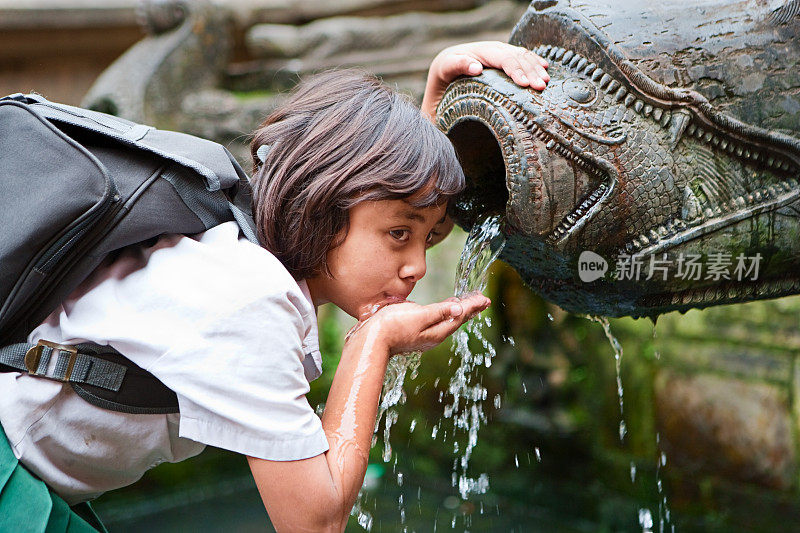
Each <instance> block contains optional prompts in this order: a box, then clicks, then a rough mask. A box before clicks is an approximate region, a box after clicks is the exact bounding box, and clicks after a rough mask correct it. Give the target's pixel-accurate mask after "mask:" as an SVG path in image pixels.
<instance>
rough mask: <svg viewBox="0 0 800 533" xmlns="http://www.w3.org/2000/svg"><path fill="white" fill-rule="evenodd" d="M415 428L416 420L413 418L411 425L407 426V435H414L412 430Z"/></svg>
mask: <svg viewBox="0 0 800 533" xmlns="http://www.w3.org/2000/svg"><path fill="white" fill-rule="evenodd" d="M416 427H417V419H416V418H415V419H414V420H412V421H411V425H410V426H408V432H409V433H414V429H415V428H416Z"/></svg>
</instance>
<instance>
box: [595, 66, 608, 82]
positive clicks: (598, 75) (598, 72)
mask: <svg viewBox="0 0 800 533" xmlns="http://www.w3.org/2000/svg"><path fill="white" fill-rule="evenodd" d="M604 74H605V73H604V72H603V69H601V68H600V67H598V68H596V69H594V72H592V81H600V78H602V77H603V75H604Z"/></svg>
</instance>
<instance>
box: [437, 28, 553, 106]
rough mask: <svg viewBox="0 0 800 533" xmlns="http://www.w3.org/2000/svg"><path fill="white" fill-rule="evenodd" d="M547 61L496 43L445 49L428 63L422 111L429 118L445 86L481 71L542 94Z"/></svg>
mask: <svg viewBox="0 0 800 533" xmlns="http://www.w3.org/2000/svg"><path fill="white" fill-rule="evenodd" d="M547 66H548V64H547V61H546V60H545V59H543V58H542V57H540V56H538V55H536V54H534V53H533V52H531V51H530V50H528V49H527V48H523V47H521V46H513V45H510V44H507V43H501V42H499V41H478V42H474V43H465V44H459V45H455V46H451V47H449V48H445V49H444V50H442V51H441V52H439V55H437V56H436V57H435V58H434V60H433V62H431V66H430V69H429V70H428V82H427V85H426V86H425V97H424V98H423V100H422V111H423V113H426V114H427V115H428V116H429V117H433V116H434V115H435V114H436V106H438V105H439V102H440V101H441V99H442V95H443V94H444V91H445V89H447V86H448V85H449V84H450V83H452V82H453V80H455V79H456V78H458V77H459V76H477V75H478V74H480V73H481V72H483V68H484V67H489V68H496V69H502V70H503V72H505V73H506V74H507V75H508V76H509V77H510V78H511V79H512V80H514V83H516V84H517V85H519V86H520V87H531V88H533V89H537V90H539V91H541V90H544V88H545V86H546V85H547V82H548V81H550V76H549V75H548V74H547V70H545V69H547Z"/></svg>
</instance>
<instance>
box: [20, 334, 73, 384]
mask: <svg viewBox="0 0 800 533" xmlns="http://www.w3.org/2000/svg"><path fill="white" fill-rule="evenodd" d="M45 348H50V351H49V352H47V353H46V354H45V352H44V349H45ZM53 353H57V354H58V357H59V361H57V363H56V365H55V368H56V373H55V374H52V375H51V374H48V373H47V367H48V366H50V365H49V362H50V358H51V357H52V354H53ZM65 353H68V354H69V360H68V361H67V364H66V369H64V367H63V365H62V364H61V361H60V358H61V356H62V355H63V354H65ZM42 356H45V357H46V361H45V368H44V371H43V372H39V371H38V370H39V366H40V364H41V362H42ZM77 360H78V348H77V347H76V346H69V345H65V344H58V343H55V342H51V341H46V340H44V339H39V342H38V343H36V346H33V347H31V349H30V350H28V351H27V352H26V353H25V368H26V369H27V370H28V373H29V374H30V375H32V376H41V377H45V378H50V379H55V380H58V381H69V379H70V378H71V377H72V370H73V369H74V368H75V362H76V361H77ZM61 369H63V374H62V372H61ZM59 374H62V375H59Z"/></svg>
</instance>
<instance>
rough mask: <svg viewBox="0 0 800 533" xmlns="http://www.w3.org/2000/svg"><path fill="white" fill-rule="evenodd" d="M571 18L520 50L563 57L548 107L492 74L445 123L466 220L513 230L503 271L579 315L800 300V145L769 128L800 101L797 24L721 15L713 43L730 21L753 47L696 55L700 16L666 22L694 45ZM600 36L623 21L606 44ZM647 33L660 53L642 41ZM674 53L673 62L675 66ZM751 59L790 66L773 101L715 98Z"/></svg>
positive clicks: (546, 11) (605, 13)
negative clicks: (798, 296)
mask: <svg viewBox="0 0 800 533" xmlns="http://www.w3.org/2000/svg"><path fill="white" fill-rule="evenodd" d="M796 3H797V2H793V3H792V4H791V5H794V4H796ZM566 4H567V2H555V1H550V2H534V3H533V4H532V5H531V7H530V8H529V10H528V12H527V13H526V14H525V16H523V18H522V20H521V21H520V22H519V23H518V25H517V27H516V28H515V30H514V33H513V34H512V37H511V42H512V43H513V44H518V45H522V46H526V47H528V48H530V49H532V50H534V51H535V52H537V53H538V54H540V55H542V56H544V57H546V58H548V59H549V61H550V67H549V74H550V77H551V81H550V83H549V85H548V87H547V88H546V89H545V90H544V91H541V92H539V91H535V90H532V89H522V88H520V87H517V86H516V85H514V84H513V82H511V81H510V80H509V79H508V78H507V77H506V76H504V75H503V74H502V73H500V72H498V71H486V72H485V73H484V74H483V75H481V76H479V77H477V78H464V79H461V80H458V81H457V82H455V83H454V84H453V85H451V87H450V89H449V90H448V92H447V93H446V94H445V96H444V98H443V100H442V102H441V104H440V106H439V109H438V123H439V125H440V127H441V128H442V129H443V130H444V131H446V132H447V133H448V135H449V136H450V138H451V139H452V141H453V143H454V145H455V146H456V150H457V152H458V153H459V156H460V158H461V160H462V162H463V164H464V168H465V172H466V174H467V176H468V179H469V181H470V188H469V189H468V191H467V192H466V193H465V195H464V196H463V198H462V199H461V201H460V202H459V204H458V206H457V208H456V219H457V221H458V222H459V223H460V224H461V225H463V226H464V227H470V226H472V225H473V224H474V223H475V222H476V220H477V219H478V218H479V217H481V216H484V215H486V214H501V215H502V216H503V217H504V222H505V225H504V228H505V229H504V233H505V234H506V237H507V245H506V248H505V249H504V251H503V254H502V255H501V257H502V258H503V259H505V260H506V261H507V262H509V263H510V264H511V265H512V266H514V267H515V268H516V269H517V270H518V271H519V272H520V274H521V275H522V277H523V278H524V279H525V281H526V282H527V283H528V284H529V285H531V286H532V288H534V289H535V290H537V291H539V292H541V293H542V294H543V295H544V296H545V297H547V298H549V299H551V300H554V301H555V302H556V303H558V304H559V305H561V306H562V307H564V308H566V309H569V310H572V311H577V312H584V313H597V314H606V315H612V316H619V315H626V314H630V315H634V316H640V315H654V314H658V313H661V312H664V311H668V310H673V309H680V310H685V309H688V308H690V307H704V306H708V305H716V304H720V303H730V302H737V301H746V300H752V299H756V298H768V297H776V296H781V295H785V294H793V293H797V292H800V218H799V217H800V187H798V181H797V179H798V177H800V140H798V138H797V137H796V136H795V135H796V133H797V132H796V131H791V130H789V131H787V130H786V129H785V128H781V130H780V131H779V130H778V129H777V128H773V129H768V128H769V127H771V126H773V127H774V126H776V125H778V126H785V124H782V123H780V122H777V123H775V121H773V123H770V120H772V119H768V118H764V117H765V116H767V117H768V116H770V114H772V115H775V114H776V110H779V109H780V106H779V105H777V104H776V103H775V102H779V103H780V102H781V100H780V96H779V95H780V91H785V90H786V87H787V84H792V83H793V84H794V89H793V90H794V93H791V92H790V93H789V94H798V93H800V80H796V79H795V78H796V76H793V75H788V76H787V74H786V72H797V63H798V61H799V60H800V50H799V49H798V48H800V46H798V39H797V37H796V36H797V27H798V26H800V20H799V19H798V18H797V17H794V13H793V12H792V13H788V14H787V12H786V8H779V9H777V10H772V11H770V10H768V9H765V8H763V7H759V6H757V5H756V2H750V4H752V5H746V6H743V5H741V3H739V4H735V5H734V4H731V5H726V4H724V3H723V2H720V6H719V8H720V9H719V10H712V11H714V13H713V15H714V18H713V19H711V20H717V21H718V23H717V26H714V25H713V24H711V27H709V28H706V29H705V30H703V31H705V32H706V34H705V35H707V36H709V39H710V38H711V36H712V35H713V36H714V37H715V38H716V35H715V34H714V32H715V31H719V30H720V28H719V21H720V20H727V19H725V17H724V15H726V14H727V15H730V16H731V17H732V20H737V21H739V22H738V24H739V25H740V26H741V27H734V28H733V30H735V31H734V32H733V33H735V32H736V31H738V32H743V33H744V34H745V35H747V36H748V37H749V41H747V40H744V41H741V42H730V43H728V45H729V46H728V47H725V46H722V45H718V44H717V43H715V42H710V43H709V44H708V45H707V46H704V45H697V44H696V43H697V41H698V39H697V38H696V35H695V36H694V37H695V38H694V43H693V44H692V43H690V44H691V46H686V47H684V45H686V43H680V42H678V41H679V38H680V37H681V36H683V38H684V39H686V40H690V37H691V36H692V35H694V34H693V33H692V31H693V30H696V29H697V28H698V27H700V26H703V25H704V24H702V23H703V20H699V19H700V18H702V17H700V15H697V17H698V19H696V20H695V22H694V23H692V24H690V26H691V27H688V28H687V27H686V22H681V20H685V17H688V18H689V20H691V17H692V13H687V9H686V6H685V5H683V3H681V4H679V3H677V2H676V3H672V4H669V3H668V5H665V6H664V7H663V8H662V10H661V11H660V13H661V14H662V16H664V17H667V15H669V14H673V15H675V17H674V18H673V19H672V20H673V24H674V25H675V26H676V27H677V29H672V28H669V26H668V25H667V26H666V28H667V29H666V30H664V31H668V32H669V31H672V32H673V33H677V34H678V38H675V36H674V35H673V36H672V37H673V41H667V42H661V43H659V42H657V39H658V37H657V36H658V35H660V33H658V32H660V31H661V30H663V29H664V26H663V25H662V24H667V21H659V22H660V23H661V24H658V25H656V26H654V27H651V26H653V24H652V22H648V21H641V20H640V19H641V10H640V9H638V8H636V9H633V8H632V4H630V5H629V3H628V2H621V3H619V4H618V3H614V6H613V7H614V11H611V10H610V8H609V7H605V6H604V5H603V4H604V3H603V2H582V3H581V10H580V11H576V10H573V9H571V8H569V7H567V6H566ZM593 4H596V5H593ZM605 4H607V3H605ZM791 5H790V7H791ZM705 7H706V8H708V7H709V6H707V5H705ZM795 7H796V6H795ZM726 9H727V11H725V10H726ZM781 9H783V11H781ZM737 10H739V11H741V13H739V11H737ZM759 10H760V11H759ZM796 11H798V10H797V9H795V12H796ZM665 13H666V15H665ZM737 13H738V14H739V15H745V14H747V15H748V16H749V17H751V18H749V19H748V18H747V17H739V18H737V16H736V15H737ZM590 17H591V18H590ZM603 17H605V18H603ZM680 17H684V19H681V18H680ZM759 17H760V18H759ZM667 18H668V17H667ZM607 20H610V21H612V22H607ZM676 20H677V22H674V21H676ZM597 21H602V22H607V23H606V24H604V25H603V28H604V29H603V30H600V29H599V28H598V27H597V26H596V25H595V22H597ZM637 21H639V22H638V28H637ZM748 21H749V22H748ZM727 24H728V26H727V29H731V24H732V23H730V21H728V22H727ZM637 31H638V32H641V35H638V38H640V39H644V40H645V41H646V42H647V43H648V44H649V45H650V48H645V49H641V46H640V45H639V42H638V41H635V42H634V41H631V39H634V37H633V35H636V34H637ZM781 32H783V33H784V34H786V36H788V42H789V46H788V47H787V46H786V42H787V41H783V40H782V39H781ZM662 33H663V32H662ZM651 34H653V35H656V37H651ZM620 35H622V37H621V36H620ZM625 39H627V41H626V40H625ZM647 39H652V40H650V41H647ZM676 39H677V40H676ZM654 42H655V43H656V44H657V45H659V46H660V48H653V47H652V45H653V43H654ZM676 42H678V44H675V43H676ZM747 42H750V43H752V42H756V43H758V44H757V45H755V46H753V45H748V46H750V48H746V47H745V43H747ZM615 43H623V45H620V46H618V45H617V44H615ZM731 46H734V47H736V46H739V47H740V48H738V49H737V51H738V52H737V53H738V55H731V54H730V52H729V51H728V50H729V49H730V47H731ZM781 47H783V48H784V49H782V50H781V51H782V53H783V55H776V54H777V53H778V51H777V49H778V48H781ZM692 48H694V49H696V50H695V51H694V52H687V49H692ZM787 50H788V52H787ZM712 52H713V53H712ZM687 54H689V55H690V56H691V57H690V58H689V59H686V56H687ZM665 55H666V56H670V55H671V57H672V61H671V62H670V61H667V63H666V65H667V66H664V65H661V66H659V64H658V61H659V58H661V57H662V56H665ZM743 56H747V57H749V58H750V62H751V63H752V64H753V66H754V67H755V63H756V61H754V59H753V58H755V60H757V61H758V62H760V63H761V65H758V67H761V68H767V67H770V68H772V67H776V71H777V74H776V75H782V76H783V81H782V85H781V84H780V83H778V84H776V85H775V87H774V90H771V91H770V90H768V89H763V84H764V82H765V80H762V82H761V83H762V89H763V90H758V91H751V92H750V93H747V92H746V91H744V92H743V91H742V87H741V84H742V82H741V79H739V80H734V81H730V80H728V82H725V80H722V81H721V82H720V83H719V85H720V86H721V91H722V92H721V94H716V93H714V91H710V92H709V91H706V95H704V94H702V93H701V92H699V89H703V88H704V87H705V86H704V85H703V83H704V82H703V77H704V76H705V75H707V73H708V72H709V69H711V70H712V71H713V70H714V69H720V70H725V71H728V70H731V69H733V70H734V71H735V70H736V69H737V68H738V67H737V64H736V63H734V62H735V61H737V60H738V61H739V62H741V60H740V58H741V57H743ZM654 58H655V59H654ZM736 58H739V59H736ZM681 61H684V62H685V63H686V65H688V66H685V65H684V66H685V70H686V71H687V72H692V70H691V69H692V68H694V69H695V70H696V71H697V72H699V74H698V76H699V78H698V80H699V81H697V83H694V85H692V80H691V79H690V78H691V77H690V76H688V75H687V76H684V77H685V78H686V79H684V80H683V82H681V80H680V78H681V73H682V72H683V71H682V68H683V67H681V65H683V63H681ZM769 61H771V63H769ZM731 63H734V64H733V65H732V66H730V68H728V66H729V65H730V64H731ZM767 63H769V64H767ZM670 66H672V69H670V68H669V67H670ZM758 67H756V68H758ZM778 67H779V68H778ZM645 68H647V69H648V71H647V72H646V71H645V70H644V69H645ZM726 69H727V70H726ZM781 69H783V70H781ZM786 69H788V70H786ZM665 72H666V73H670V72H671V73H672V78H670V80H666V79H665V78H669V76H668V75H666V74H665ZM745 72H748V71H747V70H745ZM676 73H677V74H676ZM781 73H783V74H781ZM648 74H649V75H648ZM746 75H747V74H745V73H743V78H744V77H745V76H746ZM651 76H658V77H659V78H660V80H659V81H656V80H655V79H653V77H651ZM666 81H670V85H671V86H669V85H666V84H665V83H664V82H666ZM737 84H738V85H737ZM684 85H685V86H684ZM689 85H692V87H691V88H689V87H688V86H689ZM745 88H746V87H745ZM695 89H698V90H695ZM718 89H719V88H718ZM737 92H738V93H740V94H737ZM773 93H774V94H773ZM714 94H716V96H714ZM712 96H713V102H712V101H711V100H710V98H711V97H712ZM792 101H794V100H792ZM797 105H798V108H800V104H797ZM785 107H786V106H785V105H784V106H783V108H785ZM734 114H735V115H737V116H734ZM798 118H800V115H798ZM779 120H780V119H778V121H779ZM797 129H800V125H798V126H797ZM588 252H591V253H592V254H596V255H591V254H589V255H587V253H588ZM597 255H599V256H600V257H599V258H597ZM587 257H591V258H594V259H595V260H596V262H597V263H598V265H600V263H601V262H605V263H606V264H607V268H608V270H607V272H606V273H605V275H604V276H602V275H601V276H599V277H597V276H590V275H586V276H584V275H583V274H586V272H585V268H588V266H589V261H588V260H587V259H586V258H587ZM601 266H602V265H601ZM690 267H691V268H690Z"/></svg>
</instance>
